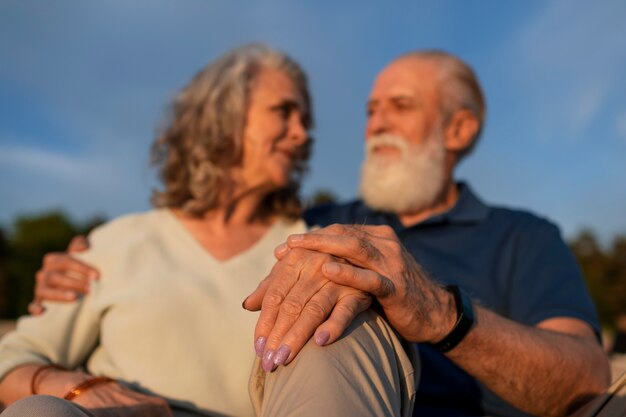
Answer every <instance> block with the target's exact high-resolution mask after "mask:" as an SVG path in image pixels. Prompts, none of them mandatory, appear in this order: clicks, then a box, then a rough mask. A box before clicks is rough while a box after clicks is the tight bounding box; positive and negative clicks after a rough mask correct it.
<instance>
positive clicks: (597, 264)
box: [0, 190, 626, 327]
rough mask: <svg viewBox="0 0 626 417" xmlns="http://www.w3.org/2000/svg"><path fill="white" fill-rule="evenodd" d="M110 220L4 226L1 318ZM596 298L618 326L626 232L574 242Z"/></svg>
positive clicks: (322, 197)
mask: <svg viewBox="0 0 626 417" xmlns="http://www.w3.org/2000/svg"><path fill="white" fill-rule="evenodd" d="M336 200H337V197H336V196H335V195H334V194H333V193H332V192H330V191H328V190H318V191H317V192H315V193H314V194H313V196H312V197H311V198H310V199H309V205H315V204H323V203H328V202H333V201H336ZM103 222H104V219H103V218H94V219H92V220H90V221H89V222H87V223H86V224H77V223H75V222H73V221H72V220H70V219H69V218H68V217H67V216H66V215H65V214H63V213H61V212H57V211H53V212H48V213H43V214H39V215H32V216H21V217H18V218H17V219H16V220H15V222H14V224H13V225H12V226H11V228H10V229H3V228H0V318H14V317H17V316H19V315H21V314H24V313H25V312H26V307H27V306H28V303H29V302H30V301H31V299H32V294H33V285H34V277H35V273H36V272H37V270H38V269H39V268H40V266H41V261H42V258H43V256H44V255H45V254H46V253H48V252H54V251H62V250H65V248H66V247H67V244H68V243H69V241H70V240H71V238H72V237H74V236H76V235H78V234H87V233H88V232H89V231H90V230H91V229H92V228H93V227H95V226H97V225H98V224H101V223H103ZM569 246H570V248H571V250H572V252H573V253H574V255H575V256H576V258H577V259H578V262H579V264H580V267H581V269H582V271H583V274H584V275H585V278H586V280H587V286H588V288H589V291H590V292H591V295H592V297H593V299H594V300H595V302H596V306H597V308H598V313H599V315H600V320H601V321H602V324H603V325H604V326H607V327H614V319H615V317H617V316H618V315H619V314H620V313H626V236H624V235H621V236H616V237H615V238H614V239H613V241H612V243H611V244H610V245H609V246H608V247H606V248H603V247H602V245H600V243H599V242H598V239H597V237H596V236H595V234H594V233H593V232H592V231H590V230H583V231H581V232H580V233H579V234H578V235H577V236H576V237H574V239H572V240H571V241H570V242H569Z"/></svg>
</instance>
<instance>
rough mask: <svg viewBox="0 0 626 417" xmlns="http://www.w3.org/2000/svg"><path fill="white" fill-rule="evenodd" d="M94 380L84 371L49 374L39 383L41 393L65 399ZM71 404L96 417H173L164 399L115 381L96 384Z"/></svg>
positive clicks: (55, 371) (53, 372) (57, 371)
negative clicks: (75, 389)
mask: <svg viewBox="0 0 626 417" xmlns="http://www.w3.org/2000/svg"><path fill="white" fill-rule="evenodd" d="M91 377H92V376H90V375H88V374H85V373H83V372H68V371H59V370H54V371H48V372H46V373H45V374H44V377H43V378H42V381H41V383H40V384H39V390H38V394H50V395H54V396H57V397H63V396H65V394H67V393H68V392H69V391H71V390H72V389H73V388H75V387H76V386H77V385H79V384H80V383H82V382H84V381H85V380H87V379H89V378H91ZM72 402H74V403H76V404H79V405H81V406H82V407H84V408H86V409H88V410H89V411H90V412H91V413H93V414H94V415H95V416H97V417H173V415H172V412H171V410H170V408H169V405H168V404H167V402H166V401H165V400H164V399H163V398H160V397H154V396H151V395H146V394H142V393H140V392H136V391H133V390H131V389H128V388H126V387H124V386H123V385H121V384H119V383H118V382H115V381H113V382H107V383H103V384H99V385H95V386H93V387H91V388H89V389H87V390H86V391H84V392H83V393H82V394H80V395H79V396H78V397H76V398H74V399H73V400H72Z"/></svg>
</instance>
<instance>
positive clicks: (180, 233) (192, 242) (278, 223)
mask: <svg viewBox="0 0 626 417" xmlns="http://www.w3.org/2000/svg"><path fill="white" fill-rule="evenodd" d="M158 211H159V212H160V213H162V217H163V218H164V219H165V221H166V222H167V223H169V224H170V226H171V228H170V230H171V231H173V232H174V233H176V235H177V238H178V240H179V241H180V242H181V243H182V244H184V245H185V247H187V248H189V250H190V251H192V252H196V253H197V255H195V256H198V259H205V260H206V261H207V262H208V263H209V264H211V265H214V266H220V267H226V266H229V265H232V264H237V263H238V262H240V260H241V259H243V260H247V259H249V258H251V257H254V256H255V255H256V254H257V253H258V252H259V251H262V252H263V253H261V254H260V255H261V256H271V255H272V252H271V251H272V250H273V249H274V247H273V246H272V247H268V244H267V243H266V242H277V241H278V239H277V238H278V236H277V235H278V234H279V232H280V231H281V229H283V228H284V226H285V222H284V220H282V219H276V220H275V221H274V222H273V223H272V225H271V226H270V227H269V228H268V229H267V230H266V231H265V233H264V234H263V235H262V236H261V237H260V238H259V239H257V240H256V241H255V242H254V243H253V244H252V245H250V246H249V247H247V248H246V249H244V250H242V251H240V252H238V253H236V254H234V255H233V256H231V257H229V258H227V259H223V260H221V259H218V258H216V257H215V256H214V255H213V254H212V253H211V252H209V251H208V250H207V249H206V248H205V247H204V246H202V244H201V243H200V242H199V241H198V239H196V237H195V236H193V234H192V233H191V232H190V231H189V230H187V229H186V228H185V226H184V225H183V223H182V222H181V221H180V220H179V219H178V218H177V217H176V215H174V213H173V212H172V211H171V210H170V209H160V210H158ZM274 236H276V237H274ZM276 244H277V243H275V244H274V246H275V245H276Z"/></svg>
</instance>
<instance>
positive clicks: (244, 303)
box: [241, 297, 250, 310]
mask: <svg viewBox="0 0 626 417" xmlns="http://www.w3.org/2000/svg"><path fill="white" fill-rule="evenodd" d="M248 298H250V297H246V299H245V300H243V303H241V308H243V309H244V310H247V308H246V301H248Z"/></svg>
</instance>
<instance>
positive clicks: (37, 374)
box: [30, 363, 67, 395]
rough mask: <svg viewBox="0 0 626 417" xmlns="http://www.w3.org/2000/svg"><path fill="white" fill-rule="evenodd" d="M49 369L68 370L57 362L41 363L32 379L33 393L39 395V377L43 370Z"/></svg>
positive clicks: (31, 388)
mask: <svg viewBox="0 0 626 417" xmlns="http://www.w3.org/2000/svg"><path fill="white" fill-rule="evenodd" d="M48 369H59V370H61V371H67V368H64V367H63V366H61V365H57V364H56V363H49V364H47V365H41V366H40V367H39V368H37V369H36V370H35V372H34V373H33V376H32V378H31V379H30V393H31V395H37V385H36V384H37V378H38V377H39V375H41V373H42V372H43V371H46V370H48Z"/></svg>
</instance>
